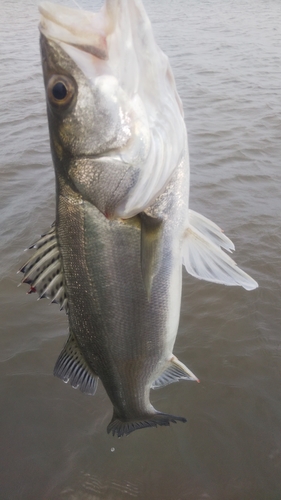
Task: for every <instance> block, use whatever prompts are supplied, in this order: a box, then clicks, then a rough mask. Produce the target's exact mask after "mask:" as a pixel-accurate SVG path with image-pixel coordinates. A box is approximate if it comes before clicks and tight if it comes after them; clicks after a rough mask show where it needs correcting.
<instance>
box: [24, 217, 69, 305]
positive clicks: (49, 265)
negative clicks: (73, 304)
mask: <svg viewBox="0 0 281 500" xmlns="http://www.w3.org/2000/svg"><path fill="white" fill-rule="evenodd" d="M32 248H34V249H36V251H35V252H34V254H33V255H32V257H31V258H30V259H29V260H28V261H27V262H26V263H25V264H24V266H22V267H21V269H20V272H22V273H23V274H24V278H23V280H22V283H28V284H29V285H30V289H29V292H28V293H34V292H37V293H38V295H39V298H40V299H43V298H48V299H52V302H53V303H57V304H59V305H60V309H65V311H66V313H67V312H68V307H67V306H68V304H67V296H66V291H65V286H64V278H63V269H62V265H61V260H60V252H59V247H58V243H57V237H56V228H55V225H54V224H53V226H52V227H51V229H50V231H48V232H47V233H45V234H43V235H42V236H41V238H40V239H39V240H38V241H37V242H36V243H33V244H32V245H31V246H30V247H29V249H32Z"/></svg>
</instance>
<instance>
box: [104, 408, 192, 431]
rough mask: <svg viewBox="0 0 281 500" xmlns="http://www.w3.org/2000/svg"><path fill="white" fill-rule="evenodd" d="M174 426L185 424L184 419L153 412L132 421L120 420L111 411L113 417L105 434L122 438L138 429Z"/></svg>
mask: <svg viewBox="0 0 281 500" xmlns="http://www.w3.org/2000/svg"><path fill="white" fill-rule="evenodd" d="M171 422H172V423H173V424H176V423H177V422H186V418H184V417H175V416H174V415H168V414H167V413H161V412H159V411H156V410H155V413H154V414H153V413H152V414H150V413H149V414H147V415H142V416H141V417H140V418H139V419H138V418H137V419H132V420H129V419H128V420H122V419H121V418H120V417H119V416H118V414H117V412H116V410H114V411H113V417H112V420H111V422H110V424H109V425H108V427H107V433H108V434H110V433H111V432H112V435H113V436H115V434H116V435H117V436H118V437H119V438H120V437H122V436H128V434H131V432H134V431H136V430H138V429H144V428H145V427H157V426H158V425H165V426H168V425H170V423H171Z"/></svg>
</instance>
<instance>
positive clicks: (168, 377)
mask: <svg viewBox="0 0 281 500" xmlns="http://www.w3.org/2000/svg"><path fill="white" fill-rule="evenodd" d="M179 380H193V381H195V382H199V379H198V378H197V377H196V375H194V373H192V371H191V370H189V368H187V366H185V365H184V364H183V363H181V361H179V360H178V358H177V357H176V356H173V357H172V359H171V360H170V362H169V366H168V367H167V368H166V369H165V370H164V372H163V373H162V375H160V377H158V378H157V379H156V380H155V381H154V382H153V384H152V386H151V389H159V388H160V387H165V385H169V384H172V383H173V382H179Z"/></svg>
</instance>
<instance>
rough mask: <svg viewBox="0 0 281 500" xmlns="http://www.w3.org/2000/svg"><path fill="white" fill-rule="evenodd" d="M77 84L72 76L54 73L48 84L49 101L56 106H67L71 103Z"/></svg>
mask: <svg viewBox="0 0 281 500" xmlns="http://www.w3.org/2000/svg"><path fill="white" fill-rule="evenodd" d="M75 90H76V86H75V82H74V80H73V79H72V78H70V77H67V76H65V75H53V76H51V78H50V80H49V81H48V84H47V94H48V99H49V102H50V104H51V105H52V106H54V107H56V108H66V107H68V105H69V104H70V103H71V101H72V98H73V96H74V94H75Z"/></svg>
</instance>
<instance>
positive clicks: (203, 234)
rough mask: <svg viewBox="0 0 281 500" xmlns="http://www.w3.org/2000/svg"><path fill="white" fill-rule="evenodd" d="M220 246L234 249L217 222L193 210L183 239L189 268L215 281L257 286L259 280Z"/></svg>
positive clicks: (199, 275)
mask: <svg viewBox="0 0 281 500" xmlns="http://www.w3.org/2000/svg"><path fill="white" fill-rule="evenodd" d="M191 223H193V224H194V225H192V224H191ZM220 247H223V248H226V249H227V250H230V251H231V250H233V249H234V245H233V244H232V242H231V241H230V240H229V239H228V238H227V237H226V236H224V235H223V233H222V232H221V230H220V229H219V227H218V226H216V225H215V224H214V223H212V222H211V221H209V220H208V219H206V218H205V217H203V216H199V214H196V213H195V212H193V213H191V218H190V223H189V226H188V228H187V229H186V232H185V239H184V242H183V263H184V265H185V268H186V270H187V272H188V273H189V274H191V275H192V276H194V277H195V278H199V279H204V280H207V281H212V282H214V283H220V284H223V285H229V286H233V285H239V286H243V287H244V288H245V289H246V290H253V289H254V288H257V287H258V283H257V282H256V281H255V280H253V278H251V276H249V275H248V274H247V273H245V272H244V271H242V269H240V268H239V267H238V266H237V264H236V262H234V260H232V259H231V258H230V257H229V255H227V254H226V253H225V252H224V251H223V250H222V249H221V248H220Z"/></svg>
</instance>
